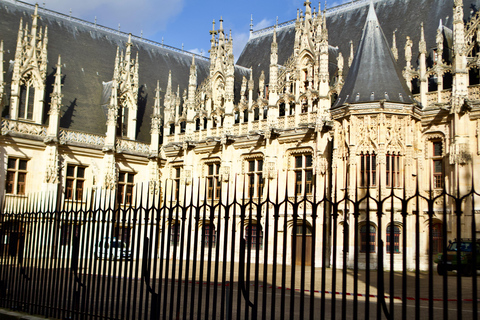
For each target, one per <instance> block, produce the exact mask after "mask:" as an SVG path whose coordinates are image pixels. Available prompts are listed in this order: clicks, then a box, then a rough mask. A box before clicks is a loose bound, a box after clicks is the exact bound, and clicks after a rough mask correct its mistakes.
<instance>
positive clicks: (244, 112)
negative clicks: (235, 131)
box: [243, 109, 248, 123]
mask: <svg viewBox="0 0 480 320" xmlns="http://www.w3.org/2000/svg"><path fill="white" fill-rule="evenodd" d="M243 122H244V123H246V122H248V109H245V110H243Z"/></svg>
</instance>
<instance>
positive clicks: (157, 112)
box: [153, 80, 160, 115]
mask: <svg viewBox="0 0 480 320" xmlns="http://www.w3.org/2000/svg"><path fill="white" fill-rule="evenodd" d="M154 100H155V103H154V106H153V114H154V115H160V80H157V88H156V89H155V98H154Z"/></svg>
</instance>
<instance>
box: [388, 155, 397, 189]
mask: <svg viewBox="0 0 480 320" xmlns="http://www.w3.org/2000/svg"><path fill="white" fill-rule="evenodd" d="M385 168H386V179H387V187H392V188H398V187H400V154H398V153H395V152H392V153H391V152H387V154H386V163H385Z"/></svg>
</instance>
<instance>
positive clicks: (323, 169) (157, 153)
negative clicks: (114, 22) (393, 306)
mask: <svg viewBox="0 0 480 320" xmlns="http://www.w3.org/2000/svg"><path fill="white" fill-rule="evenodd" d="M432 2H433V0H421V1H417V0H415V1H414V0H405V1H399V0H375V1H373V2H370V1H366V0H357V1H353V2H352V3H349V4H346V5H342V6H339V7H335V8H332V9H329V10H324V11H321V10H320V9H319V10H316V9H315V8H312V4H311V3H310V1H306V2H305V4H304V7H303V8H302V10H299V11H298V14H297V18H296V19H294V20H292V21H289V22H286V23H283V24H278V25H275V26H272V27H271V28H267V29H264V30H259V31H256V32H253V30H252V31H251V34H250V39H249V41H248V43H247V45H246V47H245V48H244V50H243V53H242V55H241V56H240V57H239V59H238V61H237V63H235V59H234V56H233V41H234V39H233V37H232V35H231V34H227V33H226V32H225V30H224V29H223V21H222V20H221V19H220V21H219V25H218V27H216V25H215V22H214V24H213V28H212V30H211V31H210V36H211V40H210V44H211V47H210V57H209V58H208V59H207V58H204V57H202V56H197V55H193V54H190V53H187V52H183V50H178V49H175V48H171V47H168V46H166V45H164V44H159V43H153V42H151V41H147V40H145V39H142V38H139V37H134V36H131V35H126V34H122V33H120V32H116V31H114V30H110V29H107V28H103V27H100V26H97V25H96V24H89V23H85V22H84V21H80V20H75V19H72V18H69V17H65V16H62V15H60V14H56V13H54V12H51V11H48V10H45V9H42V8H39V7H38V6H36V7H31V6H29V5H26V4H23V3H18V2H13V1H7V0H2V1H0V6H1V8H0V17H1V19H0V20H1V21H2V22H1V25H0V38H4V40H3V41H2V43H1V48H0V62H1V64H0V84H1V86H0V93H1V104H2V107H3V113H2V116H3V118H2V136H1V138H0V157H1V158H0V159H1V163H2V164H3V167H4V170H2V171H1V172H0V180H1V181H0V192H1V194H2V195H4V200H5V201H4V205H5V206H6V207H10V208H19V207H21V205H19V203H22V201H27V199H28V195H29V194H33V193H35V192H40V191H41V192H44V193H48V194H50V195H51V194H53V195H54V196H55V197H57V198H58V199H62V201H67V202H69V203H81V202H82V201H83V202H84V201H85V199H87V198H88V197H89V196H92V195H93V194H100V193H101V192H113V193H114V194H115V195H116V198H117V200H116V201H117V202H118V205H120V206H122V205H123V206H125V205H129V204H130V203H131V202H132V198H133V197H134V187H135V185H137V186H138V185H139V184H144V185H145V186H148V187H146V188H144V189H145V190H147V191H148V192H152V193H155V192H160V193H161V194H162V195H164V199H167V201H171V202H177V201H184V200H186V199H188V198H189V197H190V196H191V195H193V194H194V193H192V191H191V190H192V188H199V189H200V190H202V192H201V194H202V195H201V196H199V195H193V197H194V198H195V197H200V199H199V201H204V200H205V201H220V200H221V199H226V198H227V197H233V196H234V195H235V193H236V195H237V196H238V197H246V198H249V199H254V200H255V201H261V200H262V199H264V198H265V197H266V194H267V193H269V192H270V193H275V191H276V190H278V189H280V190H284V189H287V190H289V194H288V195H287V196H288V197H290V198H291V199H293V198H298V197H300V198H307V199H312V198H314V197H319V198H321V197H322V196H324V195H325V194H327V195H328V196H331V197H333V196H335V197H337V198H339V199H341V198H345V197H348V198H349V199H355V198H362V197H364V196H365V195H368V196H369V197H372V198H376V199H377V198H381V197H384V196H388V195H391V194H394V195H398V196H399V197H400V196H402V195H406V196H410V195H413V194H415V193H416V192H417V191H418V192H420V193H421V194H422V195H428V194H432V193H433V194H441V193H442V192H443V191H444V190H446V191H447V192H449V193H451V194H457V193H459V194H462V193H465V192H469V191H470V189H471V186H472V181H474V179H473V177H472V176H473V173H474V171H478V170H479V169H480V134H479V132H480V102H479V101H480V78H479V70H478V68H479V66H480V55H479V47H480V46H479V45H480V14H478V13H477V8H478V3H477V1H467V0H465V1H463V0H455V1H453V0H440V1H435V3H434V4H433V5H434V6H436V7H437V8H439V10H437V11H436V12H432V10H431V7H432ZM464 2H465V3H464ZM467 2H468V3H467ZM401 10H403V11H404V12H405V16H408V14H409V12H413V11H415V12H416V15H415V17H418V20H413V21H408V22H407V21H405V20H403V18H402V19H400V18H399V12H400V11H401ZM422 21H425V24H424V23H423V22H422ZM427 21H429V23H426V22H427ZM431 21H435V24H431ZM14 23H15V24H14ZM18 23H19V24H20V25H19V27H18V28H16V27H15V28H14V27H13V26H14V25H18ZM29 25H30V26H29ZM387 30H388V32H387ZM390 39H391V40H390ZM403 44H404V45H403ZM162 88H164V89H162ZM199 181H204V183H203V182H202V183H201V182H199ZM199 184H201V185H200V186H199ZM151 186H155V187H153V188H152V187H151ZM156 186H160V187H159V188H157V187H156ZM228 186H230V187H228ZM277 188H278V189H277ZM202 197H203V198H202ZM445 201H447V200H445ZM367 203H368V201H367ZM364 204H365V203H364ZM388 207H389V209H388V210H387V216H388V217H389V222H388V223H386V224H385V225H383V226H378V225H377V224H376V223H375V219H374V217H375V215H376V213H377V209H378V208H376V207H375V205H374V204H373V203H372V205H371V206H370V204H365V205H362V206H361V207H360V208H359V210H360V211H359V212H360V216H359V217H358V219H359V221H360V223H359V230H357V232H355V231H354V230H352V229H353V228H352V227H349V226H353V225H354V217H353V215H352V212H353V211H354V208H353V207H352V206H351V205H349V204H346V205H345V208H344V209H342V211H341V212H342V213H343V214H342V215H340V216H339V217H338V218H335V219H334V220H332V219H330V218H329V221H328V223H326V224H325V226H327V228H328V230H323V232H326V233H328V234H329V236H328V237H326V238H323V239H322V238H321V237H317V238H316V240H315V243H314V244H313V245H314V246H330V247H331V246H332V245H333V243H336V244H337V246H338V250H339V252H342V254H348V252H353V247H354V245H355V243H357V241H355V239H354V235H358V237H359V239H358V245H359V246H362V248H361V250H364V249H365V248H364V246H365V243H364V242H367V241H369V242H370V243H371V244H372V247H375V246H376V245H377V244H376V239H377V236H376V235H378V234H382V238H384V239H386V238H388V239H391V240H390V241H394V240H393V239H396V240H395V241H396V243H395V245H394V247H395V250H397V251H398V252H401V251H404V250H407V252H408V257H410V258H413V257H414V250H413V248H414V241H415V231H414V229H415V228H413V227H412V226H413V225H414V221H413V220H412V221H410V220H407V221H406V224H405V221H404V220H403V219H402V211H401V204H400V203H399V202H398V201H396V200H395V201H394V200H392V201H391V203H389V204H388ZM430 209H431V208H430ZM474 209H475V208H474ZM305 210H306V212H307V214H306V216H305V219H303V220H302V222H301V224H302V225H306V226H307V229H308V228H310V227H311V226H312V225H313V224H318V226H319V228H322V226H323V225H324V221H323V220H322V219H319V220H318V219H317V220H315V219H314V218H312V217H311V216H312V215H311V207H307V208H305ZM409 210H411V211H412V212H416V213H417V214H418V215H419V216H421V219H422V222H423V230H420V231H421V233H420V241H421V243H422V244H423V247H424V248H425V251H422V252H421V253H420V256H421V259H422V261H421V265H422V267H423V268H424V267H425V266H426V265H427V263H428V261H427V250H428V248H433V250H434V251H435V250H439V248H438V246H439V244H440V243H441V240H440V239H439V236H437V237H436V238H434V239H433V242H432V241H430V242H431V243H429V241H428V239H427V235H426V233H425V230H427V228H433V229H434V230H437V231H438V232H437V234H440V233H441V232H440V231H439V230H443V228H446V229H447V234H448V237H449V239H450V238H451V239H453V238H455V237H457V236H468V237H472V235H471V234H465V235H457V234H456V233H455V227H454V226H455V221H457V218H456V215H455V204H454V203H451V202H448V201H447V203H444V202H443V200H442V199H440V198H439V200H438V201H436V202H435V206H434V208H433V210H434V213H435V214H434V215H433V218H431V217H430V216H429V215H427V214H426V213H427V210H428V208H427V207H426V204H425V203H423V202H422V203H420V204H418V206H412V207H411V208H409ZM445 210H447V212H448V215H447V220H445V219H444V215H442V214H440V213H441V212H444V211H445ZM309 212H310V213H309ZM475 212H476V211H475ZM271 214H273V213H271V212H265V213H264V214H263V217H265V216H266V215H271ZM412 219H413V218H412ZM461 219H462V220H461V221H462V224H464V225H469V224H471V223H472V222H471V221H472V217H471V216H468V215H464V216H462V218H461ZM270 221H271V220H270ZM476 221H477V223H478V221H480V217H479V218H477V219H476ZM216 223H218V222H217V221H214V220H213V221H208V223H206V222H204V223H203V226H199V227H206V226H207V225H209V228H211V230H215V228H214V226H215V224H216ZM265 223H266V222H265V220H263V221H262V220H259V221H257V220H251V221H249V222H248V223H246V226H247V227H249V228H253V227H255V228H256V232H260V233H261V232H262V230H263V228H265ZM476 229H477V230H480V227H477V228H476ZM332 230H336V231H337V232H334V233H332V232H331V231H332ZM406 230H408V231H406ZM281 232H286V233H289V234H290V233H291V234H292V235H294V234H296V232H297V231H295V230H292V229H291V227H289V228H288V229H287V230H281ZM403 232H408V235H407V239H408V240H407V242H406V243H404V242H402V241H400V240H399V239H401V236H400V235H401V234H403ZM344 233H347V234H350V235H351V236H349V237H347V238H346V239H348V241H347V246H346V248H344V247H343V241H344V240H343V239H344ZM335 235H336V236H337V237H338V241H334V239H333V237H334V236H335ZM477 236H478V235H477ZM325 239H326V243H324V241H325ZM271 240H272V239H267V238H265V239H263V238H262V239H261V241H262V243H261V246H268V244H269V242H270V241H271ZM340 244H342V245H340ZM367 247H368V246H367ZM332 249H333V248H332ZM384 250H385V251H388V249H387V247H385V248H384ZM276 258H278V257H273V256H271V257H269V261H271V260H273V259H276ZM351 258H352V257H351V256H350V257H349V258H348V259H347V260H346V261H347V264H348V265H351V260H352V259H351ZM318 259H319V261H318V262H316V264H317V265H320V263H321V261H320V258H318ZM352 261H353V260H352ZM399 261H400V260H399ZM339 263H340V261H339ZM360 263H362V262H360ZM363 263H364V262H363ZM371 263H373V265H375V264H376V261H371ZM414 266H415V265H414V263H413V262H411V261H410V262H409V265H408V267H409V268H413V267H414ZM395 267H397V266H396V265H395Z"/></svg>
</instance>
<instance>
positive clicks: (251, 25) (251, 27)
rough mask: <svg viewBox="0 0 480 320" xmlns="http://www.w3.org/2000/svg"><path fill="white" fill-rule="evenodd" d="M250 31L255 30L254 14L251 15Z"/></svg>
mask: <svg viewBox="0 0 480 320" xmlns="http://www.w3.org/2000/svg"><path fill="white" fill-rule="evenodd" d="M250 31H253V14H252V15H250Z"/></svg>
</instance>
